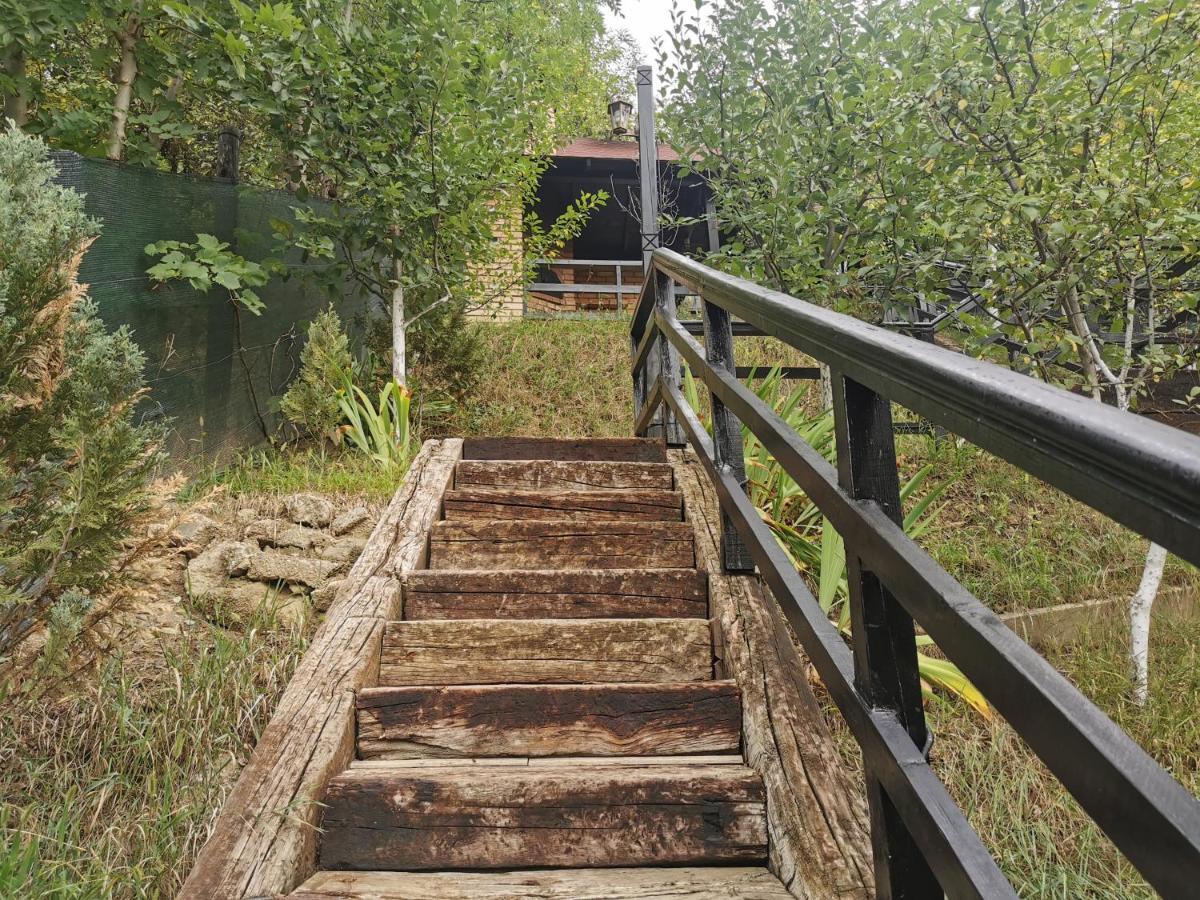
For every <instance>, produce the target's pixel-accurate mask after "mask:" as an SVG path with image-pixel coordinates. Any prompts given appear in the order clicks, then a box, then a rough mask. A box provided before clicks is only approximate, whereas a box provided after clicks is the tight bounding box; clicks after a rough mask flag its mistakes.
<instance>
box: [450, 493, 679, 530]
mask: <svg viewBox="0 0 1200 900" xmlns="http://www.w3.org/2000/svg"><path fill="white" fill-rule="evenodd" d="M442 510H443V512H444V513H445V517H446V518H447V519H522V520H526V519H558V520H564V519H566V520H643V521H664V522H671V521H674V522H679V521H681V520H682V519H683V495H682V494H680V493H679V492H678V491H658V490H644V489H643V490H597V491H574V490H573V491H541V490H528V489H513V488H490V487H489V488H477V487H463V488H452V489H450V490H448V491H446V494H445V496H444V497H443V498H442Z"/></svg>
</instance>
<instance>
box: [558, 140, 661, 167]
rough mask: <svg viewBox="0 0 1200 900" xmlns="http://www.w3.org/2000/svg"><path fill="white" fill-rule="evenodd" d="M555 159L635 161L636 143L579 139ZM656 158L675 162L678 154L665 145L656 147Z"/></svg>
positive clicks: (560, 152)
mask: <svg viewBox="0 0 1200 900" xmlns="http://www.w3.org/2000/svg"><path fill="white" fill-rule="evenodd" d="M554 155H555V156H556V157H560V158H569V159H629V160H635V161H636V160H637V158H638V144H637V141H598V140H596V139H595V138H579V140H576V141H572V142H571V143H570V144H568V145H567V146H565V147H563V148H562V149H561V150H556V151H555V152H554ZM658 158H659V159H660V160H662V161H664V162H675V161H676V160H678V159H679V154H678V153H676V152H675V151H674V150H672V149H671V148H670V147H668V146H667V145H666V144H659V145H658Z"/></svg>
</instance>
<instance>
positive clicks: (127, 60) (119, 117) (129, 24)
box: [105, 3, 142, 161]
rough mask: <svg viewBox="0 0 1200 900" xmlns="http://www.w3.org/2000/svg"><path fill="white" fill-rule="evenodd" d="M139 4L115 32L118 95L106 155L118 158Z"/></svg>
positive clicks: (122, 151)
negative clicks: (117, 53)
mask: <svg viewBox="0 0 1200 900" xmlns="http://www.w3.org/2000/svg"><path fill="white" fill-rule="evenodd" d="M141 31H142V17H141V4H140V3H135V4H134V6H133V10H132V11H131V12H130V13H129V17H128V18H127V19H126V20H125V25H124V27H123V28H122V29H121V30H120V31H119V32H118V33H117V44H118V46H120V48H121V63H120V65H119V66H118V68H117V76H116V78H115V79H114V80H113V83H114V84H116V86H117V95H116V97H115V98H113V111H112V127H111V128H110V129H109V132H108V148H107V151H106V153H105V155H106V156H107V157H108V158H109V159H111V160H116V161H119V160H120V159H121V157H122V156H124V155H125V126H126V124H127V123H128V122H129V104H130V102H131V101H132V100H133V82H134V81H135V80H136V79H137V72H138V66H137V53H136V50H137V42H138V38H139V37H140V36H141Z"/></svg>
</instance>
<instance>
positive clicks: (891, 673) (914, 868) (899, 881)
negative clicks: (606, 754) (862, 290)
mask: <svg viewBox="0 0 1200 900" xmlns="http://www.w3.org/2000/svg"><path fill="white" fill-rule="evenodd" d="M832 376H833V377H832V381H833V411H834V427H835V431H836V440H837V457H838V481H839V482H840V484H841V485H842V487H843V488H844V489H845V490H846V491H847V492H848V493H849V494H850V495H851V496H852V497H854V498H855V499H856V500H872V501H874V502H875V503H877V504H878V505H879V506H880V507H881V508H882V509H883V510H884V512H885V513H887V515H888V516H889V517H890V518H891V519H892V521H894V522H896V523H897V524H899V523H900V522H902V521H903V518H904V513H903V510H902V509H901V504H900V478H899V474H898V472H897V469H896V444H895V438H894V436H893V433H892V411H891V406H890V404H889V403H888V401H887V400H886V399H884V398H883V397H880V396H879V395H878V394H876V393H875V392H874V391H872V390H870V389H869V388H866V387H863V386H862V385H861V384H858V383H857V382H855V381H853V380H851V379H849V378H846V377H845V376H843V375H842V374H841V373H840V372H836V371H835V372H833V373H832ZM846 575H847V579H848V582H849V588H850V621H851V631H852V636H851V641H852V643H853V646H854V679H855V687H856V688H857V689H858V691H859V693H860V694H862V695H863V696H864V697H865V698H866V699H867V701H868V702H869V703H870V704H871V705H872V706H874V707H876V708H878V709H888V710H891V711H892V712H894V713H895V714H896V715H897V717H899V719H900V721H901V723H902V724H903V725H904V727H905V729H906V730H907V731H908V733H909V736H910V737H911V738H912V739H913V743H915V744H916V745H917V747H919V748H922V749H924V748H925V746H926V740H927V737H928V732H927V730H926V726H925V711H924V708H923V707H922V703H921V679H920V675H919V674H918V672H917V641H916V631H915V629H914V627H913V620H912V617H911V616H909V614H908V613H907V612H906V611H905V610H904V608H903V607H901V605H900V604H899V602H898V601H897V600H896V598H895V597H893V596H892V594H891V592H890V591H889V590H888V589H887V588H886V587H885V586H884V585H883V583H882V582H880V580H879V579H878V578H877V577H876V576H875V575H874V573H872V572H871V571H869V570H867V569H864V568H863V566H862V563H861V561H860V560H859V558H858V556H857V554H855V552H854V547H853V546H852V545H851V543H850V542H849V541H847V543H846ZM866 782H867V785H866V786H867V802H868V806H869V808H870V812H871V844H872V849H873V851H874V859H875V880H876V885H875V889H876V892H877V896H879V897H880V898H894V900H899V898H910V897H911V898H917V897H920V898H925V897H940V896H942V891H941V888H940V887H939V886H938V882H937V879H936V878H934V876H933V872H932V870H931V869H930V868H929V865H928V863H926V861H925V858H924V857H923V856H922V854H921V851H920V849H919V848H918V847H917V845H916V842H915V841H914V840H913V837H912V835H911V833H910V832H909V831H908V829H907V828H906V827H905V825H904V823H903V822H902V821H901V819H900V816H899V814H898V813H897V812H896V809H895V807H894V806H893V804H892V802H891V800H890V798H889V797H888V795H887V793H886V792H885V791H884V789H883V787H882V785H881V784H880V783H879V781H878V780H877V779H875V778H874V777H873V776H872V774H871V771H870V767H869V766H868V767H867V771H866Z"/></svg>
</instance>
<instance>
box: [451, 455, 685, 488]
mask: <svg viewBox="0 0 1200 900" xmlns="http://www.w3.org/2000/svg"><path fill="white" fill-rule="evenodd" d="M454 486H455V488H514V489H523V490H538V491H564V490H570V491H603V490H628V491H639V490H640V491H669V490H672V489H673V488H674V486H675V476H674V473H673V472H672V471H671V466H670V465H669V464H668V463H661V462H644V463H634V462H563V461H559V460H545V459H542V460H467V459H465V460H462V461H461V462H459V463H458V465H457V466H456V467H455V470H454Z"/></svg>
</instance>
